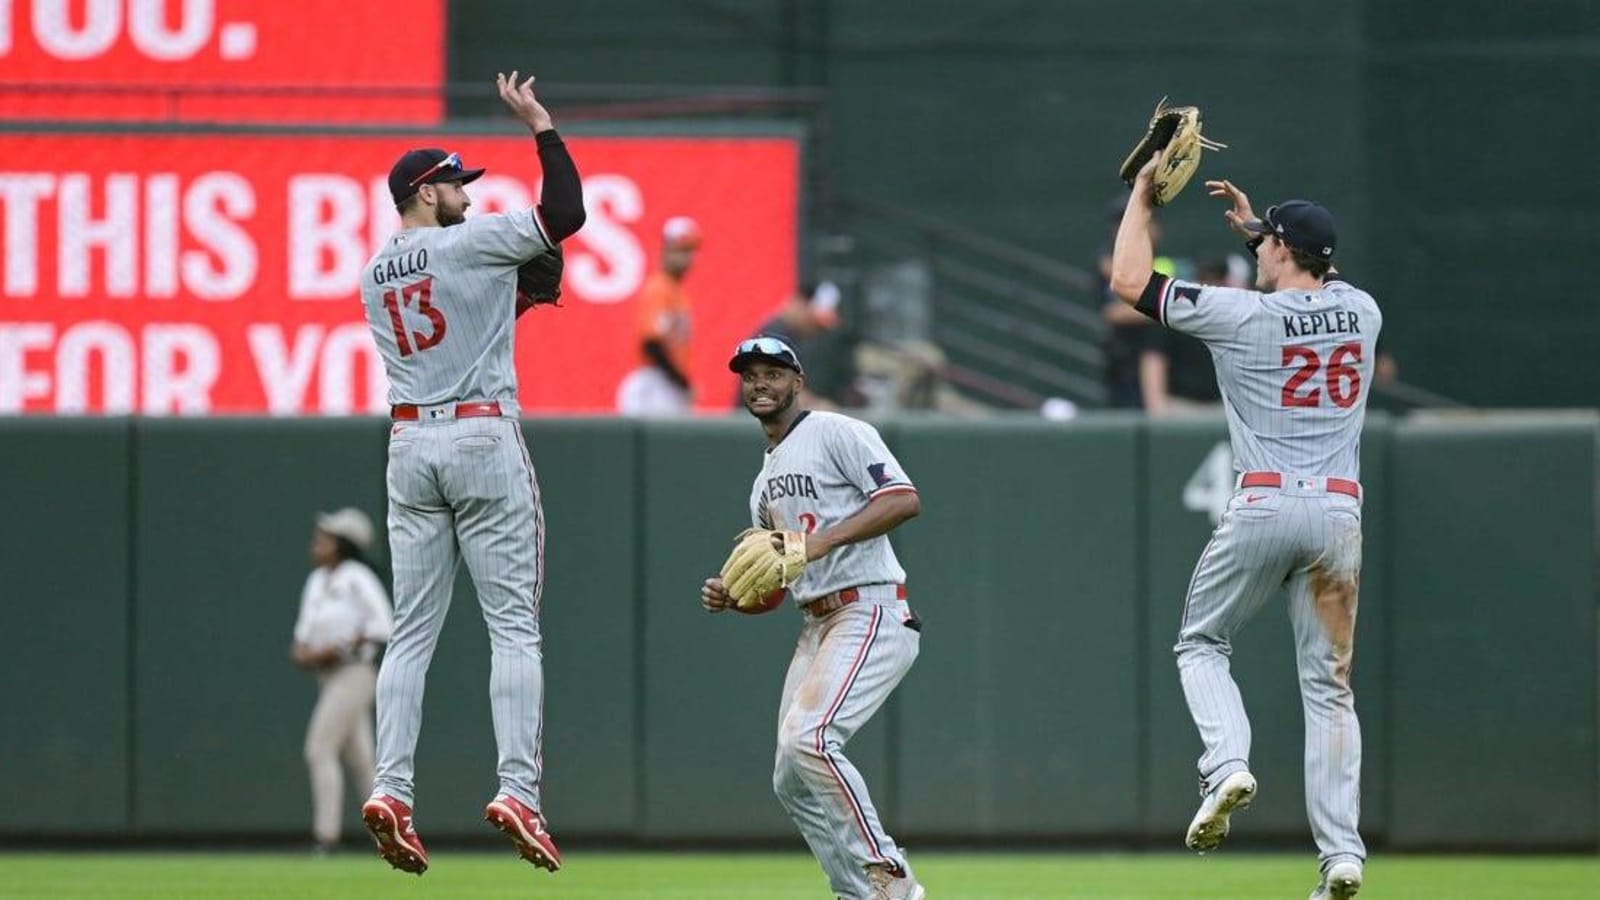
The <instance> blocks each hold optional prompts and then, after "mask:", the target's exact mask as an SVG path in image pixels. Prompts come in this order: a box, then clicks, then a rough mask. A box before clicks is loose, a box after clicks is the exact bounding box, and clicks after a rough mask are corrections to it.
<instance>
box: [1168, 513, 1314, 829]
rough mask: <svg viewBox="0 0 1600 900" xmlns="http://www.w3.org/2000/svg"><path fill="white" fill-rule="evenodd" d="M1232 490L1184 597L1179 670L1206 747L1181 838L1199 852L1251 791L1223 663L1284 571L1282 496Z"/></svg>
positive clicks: (1243, 737) (1235, 698)
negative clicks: (1196, 798)
mask: <svg viewBox="0 0 1600 900" xmlns="http://www.w3.org/2000/svg"><path fill="white" fill-rule="evenodd" d="M1250 496H1252V497H1255V498H1256V499H1254V500H1246V499H1244V498H1245V495H1243V494H1240V495H1237V496H1235V497H1234V499H1233V501H1231V503H1230V505H1229V509H1228V511H1227V512H1226V513H1225V514H1224V516H1223V519H1222V524H1221V525H1219V526H1218V527H1217V530H1216V532H1215V533H1214V534H1213V535H1212V536H1211V541H1210V542H1209V543H1208V544H1206V548H1205V550H1204V551H1203V552H1202V553H1201V554H1200V560H1199V562H1198V563H1196V564H1195V570H1194V576H1193V577H1192V578H1191V579H1190V581H1189V591H1188V595H1187V597H1186V598H1185V600H1184V611H1183V621H1182V625H1181V626H1180V629H1179V635H1178V643H1177V646H1175V647H1174V648H1173V650H1174V652H1176V653H1177V657H1178V673H1179V676H1180V678H1181V680H1182V682H1183V694H1184V697H1185V699H1187V700H1188V703H1189V713H1190V715H1191V716H1192V717H1193V718H1194V723H1195V727H1196V728H1198V729H1199V731H1200V739H1201V741H1202V743H1204V745H1205V752H1204V754H1203V755H1202V756H1201V757H1200V764H1199V771H1200V794H1201V797H1202V798H1203V799H1202V801H1201V804H1200V809H1199V810H1198V811H1197V812H1196V813H1195V816H1194V819H1193V821H1191V822H1190V823H1189V830H1188V833H1187V834H1186V835H1185V837H1184V843H1185V844H1186V845H1187V846H1188V847H1189V848H1190V849H1191V850H1197V851H1200V852H1205V851H1207V850H1211V849H1214V848H1215V847H1217V846H1218V845H1219V844H1221V843H1222V839H1223V838H1224V837H1226V836H1227V834H1228V827H1229V817H1230V816H1231V815H1232V813H1233V812H1234V811H1236V810H1239V809H1243V808H1245V807H1247V806H1249V805H1250V803H1251V801H1252V800H1254V799H1255V791H1256V782H1255V778H1254V776H1252V775H1251V774H1250V739H1251V734H1250V720H1249V718H1248V717H1247V716H1246V715H1245V710H1244V700H1243V698H1241V697H1240V695H1239V686H1238V685H1237V684H1236V683H1235V682H1234V680H1233V675H1232V674H1231V672H1230V670H1229V662H1228V658H1229V655H1230V654H1231V653H1232V652H1233V646H1232V639H1233V635H1234V634H1235V633H1236V632H1237V631H1238V630H1239V629H1240V628H1241V627H1243V626H1244V624H1245V623H1246V622H1248V621H1249V620H1250V619H1251V618H1252V617H1254V616H1255V614H1256V613H1257V612H1259V611H1260V609H1261V607H1262V605H1263V604H1265V603H1266V602H1267V600H1268V599H1270V598H1271V597H1273V596H1274V595H1275V594H1276V593H1277V591H1278V588H1279V586H1280V585H1282V584H1283V579H1284V576H1285V575H1286V574H1287V573H1288V568H1289V565H1290V559H1291V558H1290V556H1289V555H1288V552H1287V551H1288V549H1289V542H1287V541H1285V540H1283V539H1282V537H1281V535H1280V534H1279V530H1280V529H1281V528H1282V527H1283V525H1284V523H1283V521H1282V506H1283V503H1284V498H1283V497H1282V496H1281V495H1279V494H1276V493H1273V494H1270V495H1267V496H1261V495H1259V494H1253V495H1250Z"/></svg>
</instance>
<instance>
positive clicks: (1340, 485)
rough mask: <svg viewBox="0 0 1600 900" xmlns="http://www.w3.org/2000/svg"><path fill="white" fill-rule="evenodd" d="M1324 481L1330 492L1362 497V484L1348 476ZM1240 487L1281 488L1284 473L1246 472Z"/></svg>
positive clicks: (1357, 497)
mask: <svg viewBox="0 0 1600 900" xmlns="http://www.w3.org/2000/svg"><path fill="white" fill-rule="evenodd" d="M1322 483H1323V484H1324V485H1326V486H1327V488H1328V491H1329V492H1330V493H1334V494H1348V495H1349V496H1351V497H1354V498H1356V499H1357V500H1359V499H1361V485H1360V484H1359V483H1357V482H1354V481H1351V480H1350V479H1348V478H1324V479H1322ZM1239 487H1242V488H1254V487H1262V488H1281V487H1283V475H1281V474H1279V473H1277V472H1246V473H1244V477H1242V478H1240V479H1239Z"/></svg>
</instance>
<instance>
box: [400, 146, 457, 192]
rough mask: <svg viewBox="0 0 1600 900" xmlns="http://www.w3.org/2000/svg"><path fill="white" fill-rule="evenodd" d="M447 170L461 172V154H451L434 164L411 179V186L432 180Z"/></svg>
mask: <svg viewBox="0 0 1600 900" xmlns="http://www.w3.org/2000/svg"><path fill="white" fill-rule="evenodd" d="M447 169H454V170H455V171H457V172H459V171H461V154H459V153H452V154H450V155H449V156H446V157H445V158H444V159H441V160H439V161H438V162H436V163H434V164H433V165H432V166H430V167H428V170H427V171H426V172H423V173H422V174H421V175H418V176H417V177H415V178H413V179H411V186H412V187H416V186H417V185H419V184H422V183H423V182H424V181H426V180H428V179H429V178H432V177H433V176H434V175H435V174H436V173H438V172H442V171H445V170H447Z"/></svg>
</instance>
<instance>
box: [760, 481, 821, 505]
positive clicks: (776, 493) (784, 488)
mask: <svg viewBox="0 0 1600 900" xmlns="http://www.w3.org/2000/svg"><path fill="white" fill-rule="evenodd" d="M784 497H807V498H810V499H812V500H815V499H817V482H816V481H815V480H814V479H812V477H811V476H810V475H803V474H799V473H789V474H786V475H774V476H772V477H771V478H768V479H767V486H766V487H765V488H763V489H762V491H761V505H762V506H766V505H767V504H768V503H771V502H772V501H774V500H778V499H781V498H784Z"/></svg>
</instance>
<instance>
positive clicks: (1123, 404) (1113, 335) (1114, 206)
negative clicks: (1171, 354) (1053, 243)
mask: <svg viewBox="0 0 1600 900" xmlns="http://www.w3.org/2000/svg"><path fill="white" fill-rule="evenodd" d="M1127 205H1128V195H1127V193H1126V192H1123V193H1122V194H1120V195H1119V196H1117V197H1115V198H1113V199H1112V201H1111V204H1110V205H1109V206H1108V207H1107V210H1108V213H1109V214H1110V220H1109V221H1110V231H1109V233H1108V234H1107V236H1106V240H1105V243H1103V244H1101V246H1100V254H1099V264H1098V265H1097V266H1096V267H1095V271H1096V273H1097V274H1098V276H1099V279H1098V287H1097V290H1096V292H1095V295H1096V296H1097V297H1098V298H1099V299H1100V302H1101V312H1102V314H1103V315H1104V316H1105V321H1106V325H1107V329H1106V336H1105V340H1104V341H1103V342H1102V344H1101V349H1103V350H1104V351H1105V373H1104V380H1105V386H1106V405H1107V406H1108V407H1111V408H1113V409H1143V408H1144V406H1145V403H1144V392H1143V390H1142V388H1141V385H1140V364H1141V360H1142V359H1143V358H1144V354H1145V352H1146V351H1149V350H1152V349H1155V347H1156V345H1157V343H1158V342H1159V341H1160V340H1161V332H1162V331H1163V329H1162V328H1160V327H1159V326H1157V325H1156V324H1155V323H1154V322H1153V321H1151V320H1150V318H1149V317H1148V316H1145V315H1143V314H1141V313H1139V312H1138V311H1136V310H1135V309H1134V308H1133V307H1131V306H1129V305H1127V304H1126V303H1123V302H1122V301H1120V300H1118V299H1117V298H1116V297H1115V296H1113V295H1112V294H1111V244H1112V240H1113V239H1114V238H1115V237H1116V233H1117V226H1118V225H1119V224H1121V222H1122V212H1123V210H1124V209H1126V208H1127ZM1150 239H1151V241H1152V242H1153V243H1154V245H1155V247H1156V248H1157V250H1158V253H1159V248H1160V246H1161V226H1160V223H1159V222H1155V221H1152V222H1151V223H1150ZM1155 270H1156V271H1157V272H1160V273H1162V274H1164V275H1172V276H1181V275H1183V274H1185V273H1183V272H1180V271H1178V262H1177V261H1176V260H1174V259H1172V258H1170V257H1166V256H1160V255H1157V256H1156V258H1155Z"/></svg>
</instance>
